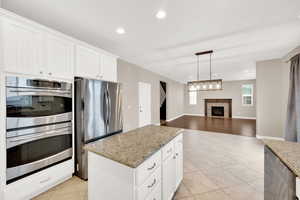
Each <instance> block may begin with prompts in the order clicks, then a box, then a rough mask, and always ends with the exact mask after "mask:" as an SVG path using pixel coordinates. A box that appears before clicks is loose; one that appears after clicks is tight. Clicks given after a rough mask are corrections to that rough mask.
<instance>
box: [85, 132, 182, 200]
mask: <svg viewBox="0 0 300 200" xmlns="http://www.w3.org/2000/svg"><path fill="white" fill-rule="evenodd" d="M182 152H183V150H182V134H180V135H179V136H177V137H176V138H174V139H173V140H172V141H170V142H169V143H168V144H166V145H165V146H164V147H162V149H160V150H159V151H157V152H156V153H155V154H154V155H152V156H151V157H150V158H148V159H147V160H146V161H144V162H143V163H142V164H141V165H139V166H138V167H137V168H130V167H127V166H125V165H122V164H120V163H118V162H115V161H113V160H110V159H108V158H105V157H103V156H100V155H98V154H95V153H93V152H89V155H88V162H89V166H88V167H89V169H88V170H89V181H88V188H89V189H88V198H89V200H98V199H109V200H120V199H122V200H171V199H172V197H173V196H174V194H175V191H176V190H177V188H178V186H179V184H180V182H181V181H182V174H183V171H182V170H183V167H182V160H183V157H182Z"/></svg>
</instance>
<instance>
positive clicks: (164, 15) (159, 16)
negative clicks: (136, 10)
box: [156, 10, 167, 19]
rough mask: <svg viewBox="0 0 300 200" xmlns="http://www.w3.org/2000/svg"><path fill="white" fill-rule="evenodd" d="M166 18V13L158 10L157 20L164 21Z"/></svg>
mask: <svg viewBox="0 0 300 200" xmlns="http://www.w3.org/2000/svg"><path fill="white" fill-rule="evenodd" d="M166 16H167V13H166V11H164V10H160V11H158V12H157V13H156V18H157V19H164V18H166Z"/></svg>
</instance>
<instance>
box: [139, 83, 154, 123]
mask: <svg viewBox="0 0 300 200" xmlns="http://www.w3.org/2000/svg"><path fill="white" fill-rule="evenodd" d="M149 124H151V85H150V84H149V83H144V82H139V127H143V126H146V125H149Z"/></svg>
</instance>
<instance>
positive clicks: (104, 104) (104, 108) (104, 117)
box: [103, 90, 107, 126]
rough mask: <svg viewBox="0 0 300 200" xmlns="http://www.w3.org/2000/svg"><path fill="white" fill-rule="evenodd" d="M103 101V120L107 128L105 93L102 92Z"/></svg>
mask: <svg viewBox="0 0 300 200" xmlns="http://www.w3.org/2000/svg"><path fill="white" fill-rule="evenodd" d="M103 94H104V101H103V119H104V122H105V126H107V91H106V90H105V91H104V93H103Z"/></svg>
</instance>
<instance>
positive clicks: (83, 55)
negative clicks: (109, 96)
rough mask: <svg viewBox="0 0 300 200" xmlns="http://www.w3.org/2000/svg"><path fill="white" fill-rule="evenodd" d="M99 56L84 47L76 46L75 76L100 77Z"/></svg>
mask: <svg viewBox="0 0 300 200" xmlns="http://www.w3.org/2000/svg"><path fill="white" fill-rule="evenodd" d="M100 59H101V56H100V54H99V53H98V52H97V51H94V50H93V49H90V48H88V47H84V46H79V45H78V46H76V64H75V66H76V76H80V77H86V78H101V77H100V67H101V62H100Z"/></svg>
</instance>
